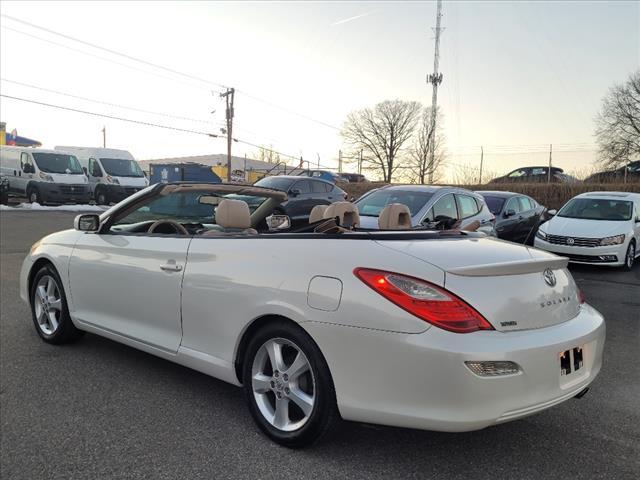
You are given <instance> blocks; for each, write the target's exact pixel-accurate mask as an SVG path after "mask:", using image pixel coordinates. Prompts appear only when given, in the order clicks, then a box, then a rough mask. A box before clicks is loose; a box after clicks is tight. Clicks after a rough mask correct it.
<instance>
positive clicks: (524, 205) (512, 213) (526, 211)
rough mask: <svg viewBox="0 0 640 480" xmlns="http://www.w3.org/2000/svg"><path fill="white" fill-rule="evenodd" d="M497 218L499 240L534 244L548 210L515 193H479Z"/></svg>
mask: <svg viewBox="0 0 640 480" xmlns="http://www.w3.org/2000/svg"><path fill="white" fill-rule="evenodd" d="M476 193H478V194H480V195H482V197H483V198H484V201H485V202H486V204H487V207H489V210H490V211H491V213H493V214H494V215H495V217H496V221H495V229H496V235H497V236H498V238H501V239H503V240H509V241H512V242H518V243H527V244H533V236H534V234H535V232H536V230H537V228H538V224H539V223H540V221H541V219H542V215H543V213H544V212H545V211H546V208H545V207H543V206H542V205H540V204H539V203H538V202H536V201H535V200H534V199H533V198H531V197H529V196H527V195H523V194H521V193H514V192H501V191H477V192H476Z"/></svg>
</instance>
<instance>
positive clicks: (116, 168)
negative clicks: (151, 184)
mask: <svg viewBox="0 0 640 480" xmlns="http://www.w3.org/2000/svg"><path fill="white" fill-rule="evenodd" d="M100 163H102V166H103V167H104V170H105V172H107V174H108V175H111V176H112V177H144V173H142V170H141V169H140V166H139V165H138V162H136V161H135V160H129V159H127V158H101V159H100Z"/></svg>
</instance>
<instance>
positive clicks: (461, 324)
mask: <svg viewBox="0 0 640 480" xmlns="http://www.w3.org/2000/svg"><path fill="white" fill-rule="evenodd" d="M353 273H354V274H355V275H356V277H358V278H359V279H360V280H362V281H363V282H364V283H366V284H367V285H368V286H369V287H371V288H372V289H373V290H375V291H376V292H378V293H379V294H380V295H382V296H383V297H385V298H386V299H387V300H389V301H391V302H393V303H395V304H396V305H397V306H399V307H400V308H403V309H404V310H406V311H407V312H409V313H411V314H412V315H415V316H416V317H418V318H420V319H421V320H424V321H425V322H428V323H430V324H432V325H435V326H437V327H440V328H443V329H445V330H449V331H451V332H456V333H470V332H475V331H477V330H493V327H492V326H491V324H490V323H489V322H488V321H487V320H486V319H485V318H484V317H483V316H482V315H481V314H480V313H478V312H477V311H476V310H475V309H474V308H473V307H471V306H470V305H469V304H468V303H466V302H465V301H464V300H462V299H461V298H458V297H457V296H455V295H454V294H452V293H451V292H448V291H446V290H444V289H443V288H440V287H437V286H435V285H433V284H431V283H429V282H426V281H424V280H420V279H417V278H414V277H408V276H406V275H400V274H398V273H393V272H385V271H382V270H372V269H369V268H356V269H355V270H354V271H353Z"/></svg>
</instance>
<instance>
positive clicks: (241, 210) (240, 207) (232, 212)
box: [216, 198, 251, 228]
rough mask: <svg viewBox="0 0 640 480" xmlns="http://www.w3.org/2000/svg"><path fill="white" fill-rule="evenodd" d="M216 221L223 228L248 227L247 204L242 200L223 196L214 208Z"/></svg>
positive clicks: (249, 219)
mask: <svg viewBox="0 0 640 480" xmlns="http://www.w3.org/2000/svg"><path fill="white" fill-rule="evenodd" d="M216 223H217V224H218V225H220V226H221V227H223V228H250V227H251V213H250V212H249V205H247V202H243V201H242V200H230V199H228V198H225V199H224V200H222V201H221V202H220V203H219V204H218V207H217V208H216Z"/></svg>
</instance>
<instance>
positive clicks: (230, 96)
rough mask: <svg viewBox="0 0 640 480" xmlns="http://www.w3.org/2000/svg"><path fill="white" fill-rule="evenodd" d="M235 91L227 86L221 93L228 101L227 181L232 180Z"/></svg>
mask: <svg viewBox="0 0 640 480" xmlns="http://www.w3.org/2000/svg"><path fill="white" fill-rule="evenodd" d="M235 92H236V91H235V89H233V88H227V90H226V92H223V93H221V94H220V96H221V97H224V98H225V100H226V101H227V108H226V118H227V182H231V142H232V141H233V136H232V135H233V114H234V111H233V97H234V95H235Z"/></svg>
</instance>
